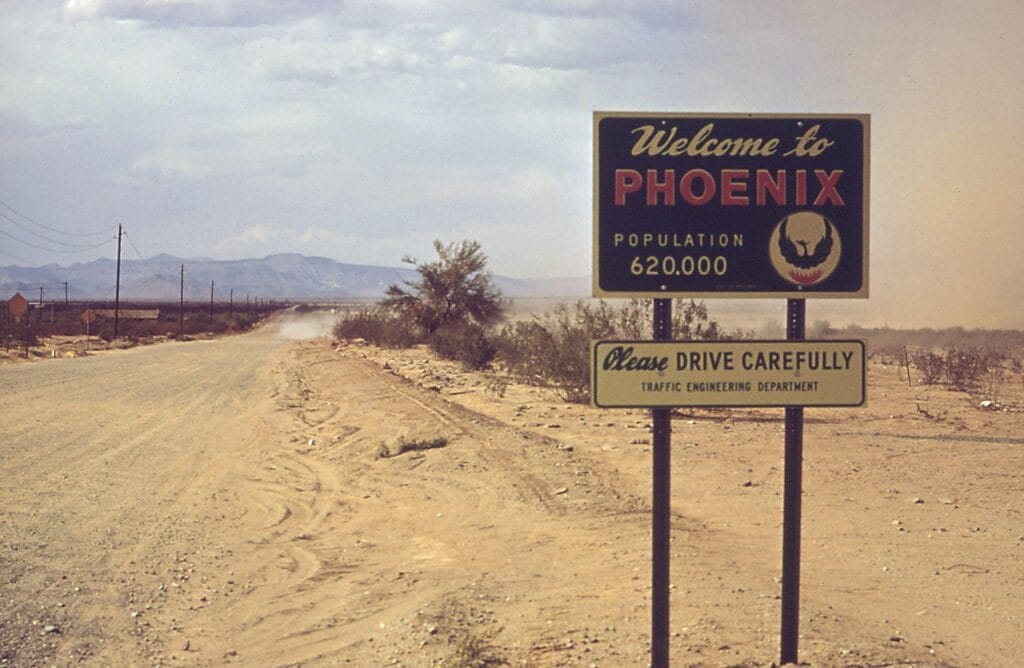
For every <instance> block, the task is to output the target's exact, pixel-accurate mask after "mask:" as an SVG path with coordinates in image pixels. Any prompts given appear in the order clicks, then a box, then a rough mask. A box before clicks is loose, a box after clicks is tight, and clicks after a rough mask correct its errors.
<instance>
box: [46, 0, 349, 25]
mask: <svg viewBox="0 0 1024 668" xmlns="http://www.w3.org/2000/svg"><path fill="white" fill-rule="evenodd" d="M340 6H341V3H339V2H327V1H324V2H310V1H304V0H212V1H203V0H67V1H66V2H65V3H64V7H63V15H64V17H65V18H66V19H68V20H71V21H82V20H90V19H115V20H118V21H138V22H141V23H143V24H146V25H148V26H151V27H158V28H177V27H186V26H191V27H219V28H224V27H252V26H261V25H273V24H279V23H285V22H288V21H292V20H295V19H297V18H302V17H308V16H317V15H320V14H322V13H324V12H327V11H337V10H338V9H340Z"/></svg>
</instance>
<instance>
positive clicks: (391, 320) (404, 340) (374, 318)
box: [333, 309, 420, 348]
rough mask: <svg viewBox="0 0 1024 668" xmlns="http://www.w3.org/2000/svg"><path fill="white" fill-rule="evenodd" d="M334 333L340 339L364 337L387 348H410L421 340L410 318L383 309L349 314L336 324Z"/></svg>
mask: <svg viewBox="0 0 1024 668" xmlns="http://www.w3.org/2000/svg"><path fill="white" fill-rule="evenodd" d="M333 334H334V338H336V339H338V340H342V339H346V340H351V339H364V340H366V341H368V342H370V343H372V344H374V345H378V346H384V347H386V348H409V347H411V346H413V345H415V344H417V343H419V342H420V337H419V335H418V333H417V332H416V330H415V328H414V327H413V326H412V325H411V324H410V323H409V321H408V320H406V319H404V318H402V317H401V316H399V315H398V314H395V313H392V312H389V311H385V310H382V309H372V310H364V311H358V312H356V313H352V314H349V315H348V316H346V317H344V318H342V319H341V320H339V321H338V322H337V323H336V324H335V325H334V330H333Z"/></svg>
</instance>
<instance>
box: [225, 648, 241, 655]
mask: <svg viewBox="0 0 1024 668" xmlns="http://www.w3.org/2000/svg"><path fill="white" fill-rule="evenodd" d="M224 656H238V650H235V649H229V650H228V651H226V652H224Z"/></svg>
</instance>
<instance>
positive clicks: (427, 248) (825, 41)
mask: <svg viewBox="0 0 1024 668" xmlns="http://www.w3.org/2000/svg"><path fill="white" fill-rule="evenodd" d="M0 14H2V16H3V21H0V58H2V62H3V67H2V68H0V84H2V85H3V87H4V90H5V91H8V93H9V94H8V95H5V96H4V97H3V99H0V202H3V203H5V204H6V205H8V206H10V207H13V209H14V210H16V211H17V212H18V213H14V212H12V210H11V209H7V208H3V207H0V214H2V215H0V266H2V265H12V264H18V265H42V264H48V263H59V264H63V265H67V264H70V263H73V262H75V261H88V260H92V259H95V258H96V257H112V256H113V254H114V248H115V242H114V240H113V230H114V229H115V228H116V225H117V224H118V223H121V224H123V225H124V226H125V229H126V231H127V234H128V236H127V238H128V240H129V241H130V244H131V245H130V246H129V247H128V249H127V251H126V252H127V254H128V257H129V258H132V257H136V256H137V257H146V258H148V257H151V256H154V255H157V254H159V253H169V254H172V255H176V256H181V257H199V256H208V257H212V258H217V259H238V258H248V257H263V256H265V255H269V254H273V253H279V252H297V253H302V254H305V255H320V256H327V257H331V258H333V259H336V260H338V261H340V262H347V263H357V264H376V265H385V266H396V265H398V264H400V260H401V258H402V257H403V256H404V255H407V254H411V255H414V256H418V257H429V256H430V255H431V254H432V249H431V242H432V241H433V240H434V239H441V240H445V241H448V240H455V239H460V238H472V239H477V240H479V241H480V242H481V243H482V244H483V247H484V250H485V252H486V253H487V255H488V256H489V258H490V260H491V268H492V269H493V271H494V272H495V273H498V274H503V275H508V276H512V277H518V278H529V277H555V276H588V275H589V274H590V261H591V227H592V219H591V187H592V173H591V167H592V165H591V161H592V144H591V141H592V137H591V117H592V113H593V111H595V110H624V111H664V112H684V111H688V112H760V113H766V112H778V113H808V114H820V113H868V114H871V117H872V119H871V133H872V136H871V140H872V141H871V203H870V208H871V222H870V229H871V232H870V234H871V260H870V283H871V298H870V299H869V300H866V301H853V300H841V301H832V300H829V301H826V300H817V301H812V304H811V305H810V306H809V307H808V319H809V320H811V319H829V320H831V321H832V322H833V324H837V325H841V324H845V323H846V322H853V321H856V322H862V323H866V324H884V323H888V324H890V325H894V326H936V327H941V326H950V325H961V326H965V327H990V328H1000V327H1002V328H1005V327H1014V328H1024V312H1022V309H1021V306H1022V305H1024V251H1022V241H1024V234H1022V231H1021V230H1022V222H1024V221H1022V220H1021V218H1022V211H1024V189H1022V188H1021V186H1020V184H1021V183H1024V166H1022V164H1021V160H1020V157H1019V156H1020V155H1021V154H1022V152H1024V151H1022V149H1024V145H1022V144H1024V141H1022V138H1021V133H1022V130H1024V89H1022V87H1021V86H1020V81H1022V80H1024V44H1022V42H1021V40H1020V39H1019V35H1020V33H1021V32H1022V30H1024V6H1022V5H1021V3H1018V2H1010V1H1005V2H1004V1H996V0H980V1H977V2H971V3H963V2H953V1H951V0H943V1H939V2H923V1H911V2H900V3H890V2H881V1H869V2H837V3H828V4H822V3H818V2H810V1H806V2H796V1H782V2H773V3H751V2H738V1H725V2H716V3H704V2H669V1H659V0H654V1H650V2H638V3H631V4H628V5H623V4H622V3H613V2H607V1H604V0H566V1H564V2H539V1H538V2H534V1H527V2H512V1H509V0H496V1H493V2H467V1H466V0H453V1H452V2H438V3H424V2H403V1H392V2H388V1H385V2H368V1H360V0H355V1H352V2H341V1H340V0H310V1H308V2H304V1H301V0H286V1H276V2H275V1H272V0H260V1H256V2H243V1H241V0H216V1H210V2H195V1H192V0H158V1H154V0H67V1H66V2H37V1H29V0H12V1H10V2H6V3H4V6H3V8H2V9H0ZM18 214H23V216H24V217H22V216H21V215H18ZM25 217H27V218H28V219H30V221H31V222H27V221H26V218H25ZM25 227H27V228H28V229H27V230H26V229H25ZM93 232H99V233H100V234H97V235H95V236H91V233H93ZM33 233H35V234H33ZM40 235H42V236H40ZM74 235H85V236H74Z"/></svg>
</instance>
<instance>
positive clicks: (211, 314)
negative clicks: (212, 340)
mask: <svg viewBox="0 0 1024 668" xmlns="http://www.w3.org/2000/svg"><path fill="white" fill-rule="evenodd" d="M210 332H213V281H210Z"/></svg>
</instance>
